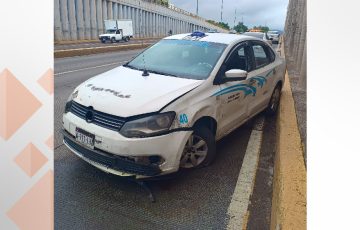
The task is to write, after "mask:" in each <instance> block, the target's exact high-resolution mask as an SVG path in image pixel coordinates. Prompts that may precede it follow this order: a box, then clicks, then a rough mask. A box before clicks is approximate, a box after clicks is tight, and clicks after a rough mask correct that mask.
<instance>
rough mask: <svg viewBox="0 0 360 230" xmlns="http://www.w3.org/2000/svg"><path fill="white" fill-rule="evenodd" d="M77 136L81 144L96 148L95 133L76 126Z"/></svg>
mask: <svg viewBox="0 0 360 230" xmlns="http://www.w3.org/2000/svg"><path fill="white" fill-rule="evenodd" d="M75 137H76V141H78V142H80V143H81V144H84V145H86V146H88V147H90V148H94V140H95V135H94V134H92V133H89V132H87V131H85V130H83V129H80V128H78V127H76V129H75Z"/></svg>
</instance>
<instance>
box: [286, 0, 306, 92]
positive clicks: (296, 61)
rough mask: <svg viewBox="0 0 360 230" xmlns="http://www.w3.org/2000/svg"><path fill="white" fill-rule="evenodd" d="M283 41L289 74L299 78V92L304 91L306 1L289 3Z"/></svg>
mask: <svg viewBox="0 0 360 230" xmlns="http://www.w3.org/2000/svg"><path fill="white" fill-rule="evenodd" d="M284 41H285V43H284V45H285V46H284V47H285V58H286V62H287V69H288V71H289V74H290V75H295V76H297V77H299V81H298V84H297V88H298V89H299V90H306V0H290V1H289V5H288V11H287V16H286V22H285V33H284Z"/></svg>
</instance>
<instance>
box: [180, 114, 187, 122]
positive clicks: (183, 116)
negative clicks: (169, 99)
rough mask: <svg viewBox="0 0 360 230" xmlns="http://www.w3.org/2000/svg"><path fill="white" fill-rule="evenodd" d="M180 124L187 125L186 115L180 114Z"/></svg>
mask: <svg viewBox="0 0 360 230" xmlns="http://www.w3.org/2000/svg"><path fill="white" fill-rule="evenodd" d="M179 120H180V124H187V123H188V118H187V115H186V114H180V119H179Z"/></svg>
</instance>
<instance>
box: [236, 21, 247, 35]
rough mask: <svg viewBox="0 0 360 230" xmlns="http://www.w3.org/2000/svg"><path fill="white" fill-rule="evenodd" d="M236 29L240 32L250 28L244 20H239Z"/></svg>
mask: <svg viewBox="0 0 360 230" xmlns="http://www.w3.org/2000/svg"><path fill="white" fill-rule="evenodd" d="M234 30H235V31H236V32H238V33H244V32H246V31H247V30H248V27H247V26H245V25H244V23H243V22H239V23H238V24H237V25H236V26H234Z"/></svg>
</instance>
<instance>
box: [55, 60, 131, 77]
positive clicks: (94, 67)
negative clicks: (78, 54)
mask: <svg viewBox="0 0 360 230" xmlns="http://www.w3.org/2000/svg"><path fill="white" fill-rule="evenodd" d="M126 62H128V61H122V62H113V63H108V64H104V65H98V66H92V67H87V68H82V69H75V70H69V71H65V72H61V73H55V74H54V76H58V75H63V74H68V73H74V72H78V71H83V70H88V69H97V68H101V67H105V66H110V65H116V64H123V63H126Z"/></svg>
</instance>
